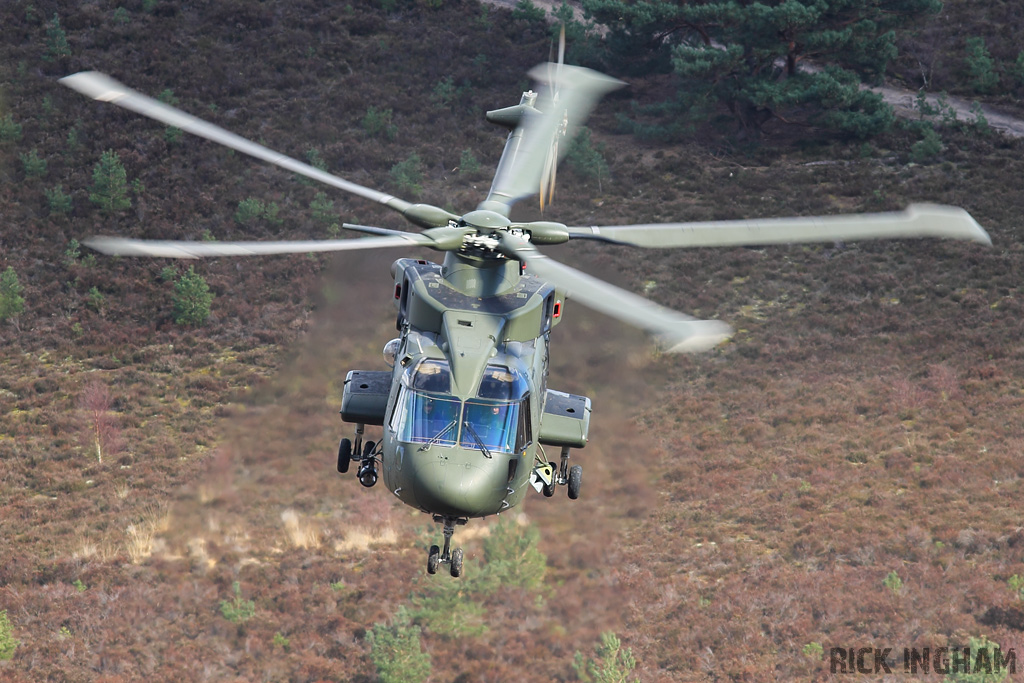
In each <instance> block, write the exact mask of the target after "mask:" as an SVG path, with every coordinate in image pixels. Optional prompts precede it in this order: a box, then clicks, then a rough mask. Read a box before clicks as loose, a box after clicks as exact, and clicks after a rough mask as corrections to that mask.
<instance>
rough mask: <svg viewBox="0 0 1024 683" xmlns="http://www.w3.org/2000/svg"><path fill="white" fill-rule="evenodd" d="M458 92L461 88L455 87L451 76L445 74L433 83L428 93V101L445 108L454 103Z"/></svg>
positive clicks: (439, 107)
mask: <svg viewBox="0 0 1024 683" xmlns="http://www.w3.org/2000/svg"><path fill="white" fill-rule="evenodd" d="M460 94H461V89H460V88H457V87H455V81H454V80H452V77H451V76H445V77H444V78H443V79H441V80H440V81H438V82H437V84H436V85H434V89H433V90H432V91H431V93H430V101H431V102H433V103H434V106H435V107H437V108H438V109H446V108H448V107H450V106H452V105H453V104H455V101H456V100H457V99H458V97H459V95H460Z"/></svg>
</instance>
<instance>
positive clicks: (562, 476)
mask: <svg viewBox="0 0 1024 683" xmlns="http://www.w3.org/2000/svg"><path fill="white" fill-rule="evenodd" d="M530 483H531V484H532V485H533V488H535V489H536V490H537V491H539V492H541V493H543V494H544V495H545V496H546V497H547V498H550V497H551V496H553V495H555V487H556V486H563V485H564V486H566V488H567V490H568V493H569V498H570V499H572V500H576V499H577V498H579V497H580V486H581V485H582V483H583V467H581V466H580V465H573V466H572V467H569V447H568V446H562V459H561V462H560V463H559V464H555V463H554V462H548V463H545V462H544V461H541V460H539V459H538V461H537V462H535V463H534V466H533V472H532V473H531V475H530Z"/></svg>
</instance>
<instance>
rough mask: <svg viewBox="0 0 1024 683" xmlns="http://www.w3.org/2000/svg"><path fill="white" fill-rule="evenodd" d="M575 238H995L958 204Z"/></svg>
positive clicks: (619, 229) (576, 231)
mask: <svg viewBox="0 0 1024 683" xmlns="http://www.w3.org/2000/svg"><path fill="white" fill-rule="evenodd" d="M569 237H570V238H571V239H595V240H601V241H605V242H613V243H615V244H629V245H633V246H637V247H649V248H658V247H727V246H757V245H766V244H788V243H796V242H833V241H854V240H870V239H892V238H900V237H942V238H947V239H959V240H970V241H973V242H981V243H982V244H988V245H991V244H992V240H991V239H990V238H989V236H988V233H986V232H985V230H984V229H983V228H982V227H981V226H980V225H978V223H977V222H976V221H975V220H974V218H972V217H971V215H970V214H969V213H967V212H966V211H964V210H963V209H961V208H958V207H954V206H941V205H938V204H911V205H910V206H908V207H907V208H906V209H905V210H904V211H895V212H891V213H864V214H848V215H840V216H811V217H803V218H765V219H753V220H738V221H708V222H703V223H663V224H648V225H613V226H606V227H596V226H595V227H590V228H582V227H577V228H569Z"/></svg>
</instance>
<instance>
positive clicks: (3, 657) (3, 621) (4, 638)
mask: <svg viewBox="0 0 1024 683" xmlns="http://www.w3.org/2000/svg"><path fill="white" fill-rule="evenodd" d="M20 644H21V641H18V640H15V639H14V627H13V626H11V621H10V619H8V618H7V610H0V661H7V660H10V659H13V658H14V651H15V650H16V649H18V645H20Z"/></svg>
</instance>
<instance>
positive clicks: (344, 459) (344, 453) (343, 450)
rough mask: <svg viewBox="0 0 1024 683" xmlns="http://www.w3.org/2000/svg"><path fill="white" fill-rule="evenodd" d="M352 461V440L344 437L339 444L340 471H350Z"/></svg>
mask: <svg viewBox="0 0 1024 683" xmlns="http://www.w3.org/2000/svg"><path fill="white" fill-rule="evenodd" d="M351 462H352V442H351V441H350V440H348V439H342V440H341V443H340V444H338V471H339V472H341V473H342V474H345V473H346V472H348V466H349V464H351Z"/></svg>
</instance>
